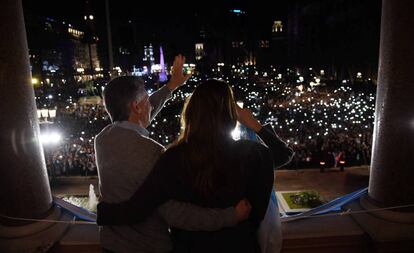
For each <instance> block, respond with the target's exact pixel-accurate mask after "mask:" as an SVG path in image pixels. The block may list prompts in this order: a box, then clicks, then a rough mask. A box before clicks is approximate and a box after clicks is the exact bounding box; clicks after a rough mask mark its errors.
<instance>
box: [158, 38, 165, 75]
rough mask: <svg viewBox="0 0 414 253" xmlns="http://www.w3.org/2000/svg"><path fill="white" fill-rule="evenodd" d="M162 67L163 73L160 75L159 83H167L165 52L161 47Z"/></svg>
mask: <svg viewBox="0 0 414 253" xmlns="http://www.w3.org/2000/svg"><path fill="white" fill-rule="evenodd" d="M160 66H161V71H160V73H159V74H158V77H159V81H160V82H165V81H167V72H166V71H165V63H164V52H163V51H162V46H160Z"/></svg>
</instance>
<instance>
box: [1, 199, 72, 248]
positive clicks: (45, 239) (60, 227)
mask: <svg viewBox="0 0 414 253" xmlns="http://www.w3.org/2000/svg"><path fill="white" fill-rule="evenodd" d="M43 219H44V220H59V221H71V220H72V219H73V216H72V215H70V214H68V213H66V212H61V209H60V208H59V207H54V209H53V210H52V212H51V214H50V215H49V216H47V217H45V218H43ZM70 226H71V225H70V224H66V223H49V222H34V223H30V224H28V225H23V226H4V225H0V252H2V253H20V252H21V253H23V252H25V253H30V252H46V251H47V250H48V249H50V248H51V247H52V246H53V245H54V244H55V243H56V242H57V241H59V240H60V239H61V238H62V237H63V236H64V234H65V233H66V231H67V230H68V228H69V227H70Z"/></svg>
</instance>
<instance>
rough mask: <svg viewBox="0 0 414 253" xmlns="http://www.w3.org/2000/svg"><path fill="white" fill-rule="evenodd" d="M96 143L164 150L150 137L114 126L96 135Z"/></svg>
mask: <svg viewBox="0 0 414 253" xmlns="http://www.w3.org/2000/svg"><path fill="white" fill-rule="evenodd" d="M95 142H96V143H97V144H99V143H102V142H122V143H124V144H125V143H136V144H139V145H144V146H145V147H147V148H150V149H157V150H163V149H164V146H162V145H161V144H160V143H158V142H156V141H155V140H153V139H151V138H149V137H146V136H143V135H141V134H139V133H138V132H136V131H134V130H130V129H126V128H122V127H118V126H114V125H108V126H106V127H105V128H104V129H103V130H102V131H101V132H100V133H99V134H98V135H96V137H95Z"/></svg>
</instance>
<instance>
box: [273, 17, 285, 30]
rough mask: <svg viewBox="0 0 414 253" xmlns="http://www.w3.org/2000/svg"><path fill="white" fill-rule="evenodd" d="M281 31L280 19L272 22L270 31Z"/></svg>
mask: <svg viewBox="0 0 414 253" xmlns="http://www.w3.org/2000/svg"><path fill="white" fill-rule="evenodd" d="M282 31H283V24H282V21H280V20H276V21H274V22H273V27H272V32H282Z"/></svg>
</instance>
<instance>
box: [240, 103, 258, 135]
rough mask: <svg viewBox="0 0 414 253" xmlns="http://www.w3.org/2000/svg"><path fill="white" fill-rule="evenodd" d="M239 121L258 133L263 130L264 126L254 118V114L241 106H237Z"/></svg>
mask: <svg viewBox="0 0 414 253" xmlns="http://www.w3.org/2000/svg"><path fill="white" fill-rule="evenodd" d="M237 120H238V121H239V122H240V123H242V124H243V125H244V126H246V127H248V128H250V129H252V130H253V131H255V132H256V133H257V132H259V131H260V129H262V125H261V124H260V122H259V121H258V120H257V119H256V118H255V117H254V116H253V114H252V112H251V111H250V110H249V109H246V108H241V107H240V106H239V105H237Z"/></svg>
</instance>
